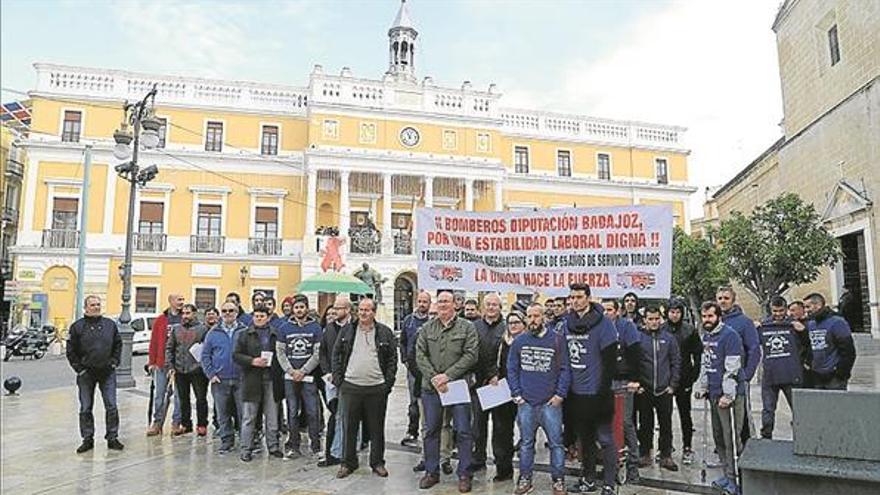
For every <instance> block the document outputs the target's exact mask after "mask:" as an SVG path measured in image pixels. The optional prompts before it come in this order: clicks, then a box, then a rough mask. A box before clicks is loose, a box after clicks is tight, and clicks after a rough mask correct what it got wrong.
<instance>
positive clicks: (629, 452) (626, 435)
mask: <svg viewBox="0 0 880 495" xmlns="http://www.w3.org/2000/svg"><path fill="white" fill-rule="evenodd" d="M627 383H628V382H627V381H625V380H623V381H615V382H614V384H613V387H614V390H622V391H623V392H622V393H623V442H624V443H625V444H626V465H627V467H630V466H638V465H639V437H638V436H637V435H636V425H635V422H634V421H633V417H634V414H633V411H634V408H635V394H634V393H632V392H629V391H626V390H625V389H626V384H627ZM589 451H591V452H592V455H596V449H595V447H594V448H592V449H589ZM594 462H595V461H594Z"/></svg>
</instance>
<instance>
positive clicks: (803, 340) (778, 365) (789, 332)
mask: <svg viewBox="0 0 880 495" xmlns="http://www.w3.org/2000/svg"><path fill="white" fill-rule="evenodd" d="M758 337H759V338H760V339H761V348H762V349H763V351H764V352H763V355H764V357H763V362H764V374H763V377H762V378H761V384H762V385H800V384H801V383H802V382H803V378H804V376H803V375H804V368H803V364H804V363H803V362H802V361H803V359H804V358H803V356H804V351H806V350H808V349H809V346H810V342H809V340H808V339H809V332H808V331H806V330H805V331H803V332H796V331H795V330H794V327H792V325H791V321H790V320H788V319H785V320H781V321H773V319H772V318H767V319H765V320H764V321H762V322H761V326H759V327H758ZM805 348H806V349H805Z"/></svg>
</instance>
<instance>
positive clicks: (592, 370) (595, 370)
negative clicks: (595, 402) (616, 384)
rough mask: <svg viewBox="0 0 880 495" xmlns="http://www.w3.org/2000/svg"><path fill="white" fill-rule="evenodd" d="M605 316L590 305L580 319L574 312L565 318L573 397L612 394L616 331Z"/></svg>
mask: <svg viewBox="0 0 880 495" xmlns="http://www.w3.org/2000/svg"><path fill="white" fill-rule="evenodd" d="M604 313H605V308H603V307H602V306H601V305H599V304H596V303H590V306H589V307H588V310H587V312H586V313H584V315H583V317H581V316H580V315H578V313H577V312H576V311H574V310H572V311H571V312H569V313H568V314H567V315H566V332H565V340H566V344H567V347H568V360H569V363H570V366H571V392H572V393H574V394H578V395H606V394H610V393H611V380H612V379H613V378H614V375H615V372H616V362H617V330H615V328H614V323H612V322H611V320H610V319H608V318H606V317H605V314H604Z"/></svg>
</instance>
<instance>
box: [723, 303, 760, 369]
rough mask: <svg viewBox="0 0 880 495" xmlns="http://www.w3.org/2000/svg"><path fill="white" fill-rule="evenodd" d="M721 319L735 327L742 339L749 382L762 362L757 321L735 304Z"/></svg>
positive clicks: (744, 362) (744, 366) (744, 365)
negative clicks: (756, 326)
mask: <svg viewBox="0 0 880 495" xmlns="http://www.w3.org/2000/svg"><path fill="white" fill-rule="evenodd" d="M721 321H723V322H724V324H725V325H727V326H729V327H730V328H732V329H734V330H735V331H736V333H738V334H739V338H740V340H742V343H743V364H742V367H743V379H744V380H745V381H746V383H748V382H750V381H752V378H754V377H755V373H756V372H757V371H758V363H760V362H761V342H760V341H759V340H758V330H757V329H756V328H755V323H754V322H753V321H752V320H751V319H750V318H749V317H748V316H746V315H745V314H743V311H742V308H740V307H739V305H734V306H733V308H731V309H730V311H728V312H726V313H724V314H723V315H721Z"/></svg>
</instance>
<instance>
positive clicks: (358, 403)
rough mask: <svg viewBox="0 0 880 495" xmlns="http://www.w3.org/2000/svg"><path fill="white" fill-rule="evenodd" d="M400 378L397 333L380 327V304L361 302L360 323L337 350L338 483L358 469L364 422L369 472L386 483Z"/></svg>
mask: <svg viewBox="0 0 880 495" xmlns="http://www.w3.org/2000/svg"><path fill="white" fill-rule="evenodd" d="M396 375H397V341H396V339H395V338H394V332H392V331H391V329H390V328H388V327H387V326H385V325H383V324H381V323H379V322H377V321H376V303H375V302H373V300H372V299H362V300H361V302H360V304H358V321H357V323H356V325H349V326H347V327H345V328H343V329H342V330H341V333H340V334H339V336H338V337H337V339H336V346H335V347H334V349H333V385H335V386H336V387H338V388H339V393H340V394H341V395H342V397H343V400H344V401H345V411H344V414H345V433H344V435H343V441H344V444H345V446H344V448H343V454H342V457H343V459H342V466H340V467H339V472H337V473H336V477H337V478H346V477H348V476H349V475H350V474H351V473H353V472H354V471H355V470H356V469H357V468H358V456H357V448H356V446H357V427H358V424H359V423H360V422H361V420H363V419H366V422H367V429H368V430H369V431H370V468H372V469H373V472H374V473H376V475H377V476H380V477H382V478H387V477H388V470H387V469H385V411H386V408H387V406H388V394H390V393H391V388H392V387H393V386H394V379H395V377H396Z"/></svg>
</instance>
